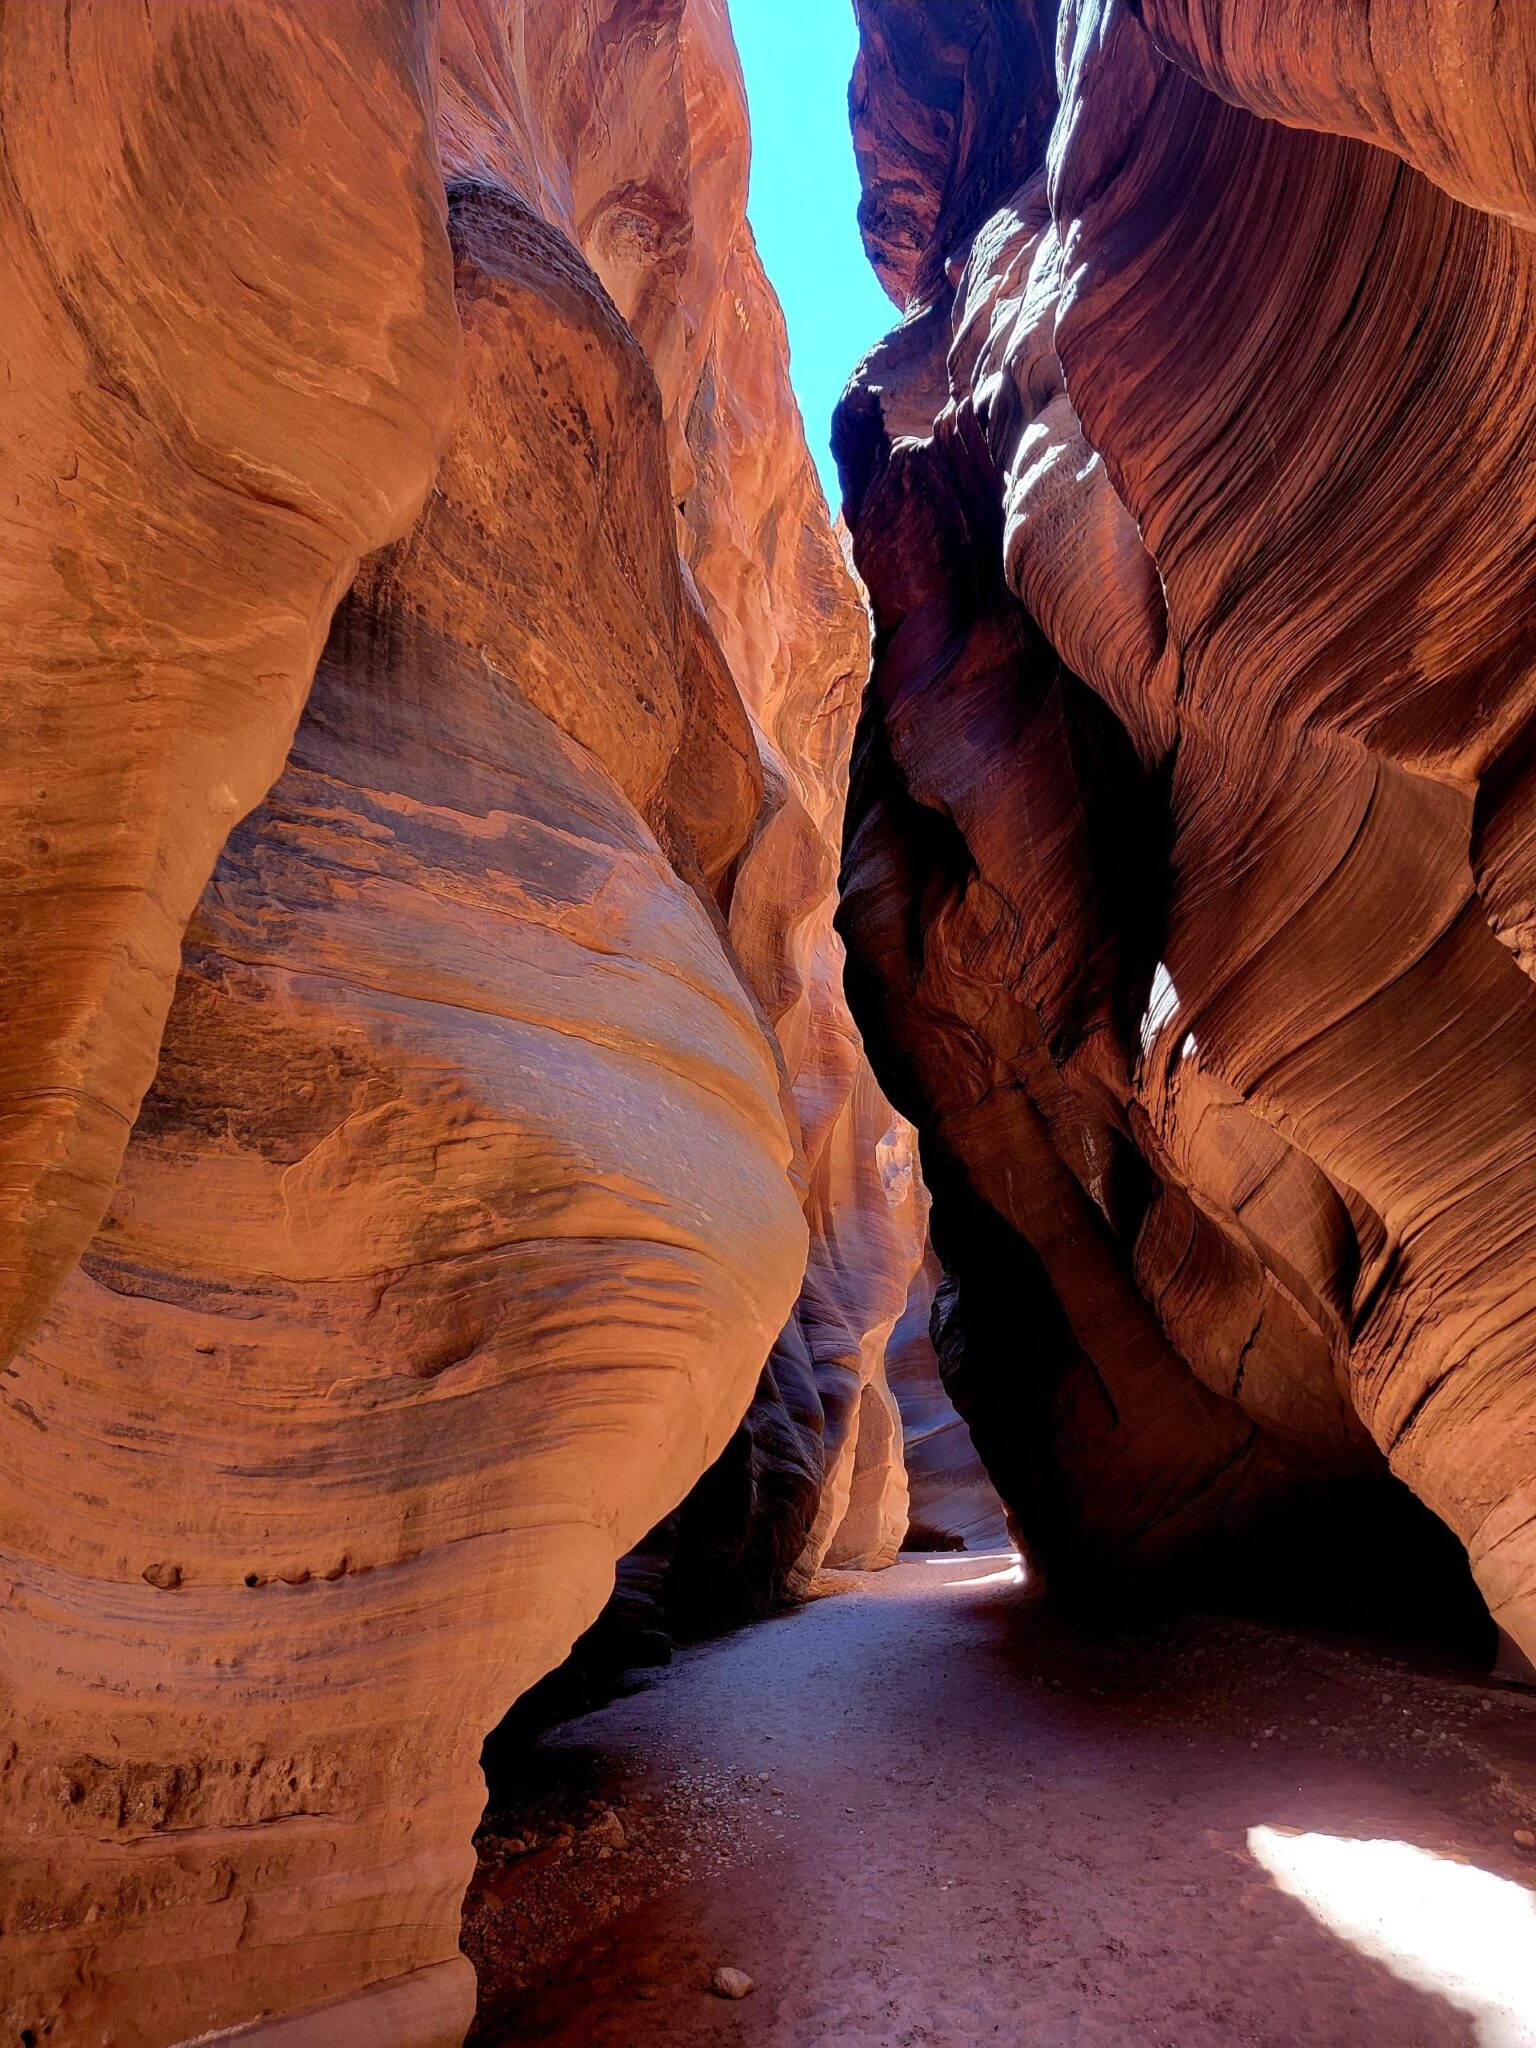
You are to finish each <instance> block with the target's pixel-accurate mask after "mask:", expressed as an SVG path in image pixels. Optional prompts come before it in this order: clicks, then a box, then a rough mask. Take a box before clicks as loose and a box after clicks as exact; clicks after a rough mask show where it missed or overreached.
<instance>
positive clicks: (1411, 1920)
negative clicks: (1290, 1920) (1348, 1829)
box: [1248, 1827, 1536, 2048]
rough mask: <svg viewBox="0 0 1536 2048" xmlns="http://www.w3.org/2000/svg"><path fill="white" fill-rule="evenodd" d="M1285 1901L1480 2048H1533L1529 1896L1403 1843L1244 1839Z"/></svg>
mask: <svg viewBox="0 0 1536 2048" xmlns="http://www.w3.org/2000/svg"><path fill="white" fill-rule="evenodd" d="M1248 1847H1249V1850H1250V1852H1251V1853H1252V1855H1253V1856H1254V1857H1255V1858H1256V1859H1257V1860H1258V1861H1259V1862H1260V1863H1261V1864H1263V1866H1264V1868H1265V1869H1266V1870H1267V1871H1268V1872H1269V1874H1270V1875H1271V1877H1273V1878H1274V1880H1275V1882H1276V1883H1277V1884H1278V1885H1279V1886H1280V1888H1281V1890H1282V1891H1286V1892H1289V1893H1290V1894H1291V1896H1292V1897H1293V1898H1296V1899H1299V1900H1300V1901H1301V1902H1302V1904H1303V1905H1305V1906H1306V1907H1307V1908H1308V1909H1309V1910H1310V1911H1311V1912H1312V1913H1313V1915H1314V1916H1315V1917H1316V1918H1317V1919H1318V1920H1320V1921H1321V1922H1322V1924H1323V1926H1325V1927H1326V1928H1327V1929H1328V1930H1329V1932H1330V1933H1332V1934H1336V1935H1339V1936H1340V1937H1341V1938H1342V1939H1343V1940H1345V1941H1347V1942H1349V1943H1350V1944H1351V1945H1352V1946H1353V1947H1355V1948H1357V1949H1359V1950H1360V1951H1361V1953H1362V1954H1363V1955H1368V1956H1372V1957H1374V1958H1375V1959H1376V1961H1378V1962H1380V1963H1384V1964H1385V1965H1386V1967H1387V1968H1388V1969H1389V1970H1391V1972H1392V1973H1393V1975H1394V1976H1396V1977H1400V1978H1402V1979H1403V1981H1404V1982H1405V1983H1408V1984H1413V1985H1415V1986H1417V1987H1418V1989H1420V1990H1422V1991H1430V1992H1436V1993H1438V1994H1439V1996H1440V1997H1442V1998H1444V1999H1446V2000H1447V2001H1448V2002H1449V2003H1450V2004H1451V2005H1454V2006H1456V2007H1457V2008H1458V2009H1459V2010H1460V2011H1462V2012H1465V2013H1468V2014H1470V2016H1471V2018H1472V2020H1473V2023H1474V2026H1475V2028H1476V2033H1477V2039H1478V2042H1479V2043H1480V2048H1536V1897H1533V1896H1532V1894H1531V1893H1530V1892H1529V1891H1527V1890H1526V1889H1525V1887H1524V1886H1523V1885H1518V1884H1514V1883H1512V1882H1511V1881H1510V1880H1509V1879H1508V1878H1503V1877H1495V1876H1494V1875H1493V1873H1492V1872H1491V1871H1487V1870H1479V1869H1477V1868H1476V1867H1475V1866H1474V1865H1472V1864H1470V1863H1454V1862H1451V1861H1450V1860H1449V1859H1447V1858H1445V1857H1442V1856H1435V1855H1432V1854H1431V1853H1430V1852H1429V1851H1428V1850H1427V1849H1417V1848H1415V1847H1414V1846H1413V1845H1412V1844H1411V1843H1409V1842H1390V1841H1380V1842H1356V1841H1349V1840H1346V1839H1344V1838H1341V1837H1339V1836H1336V1835H1309V1834H1291V1833H1288V1832H1286V1831H1284V1830H1282V1829H1279V1828H1270V1827H1256V1828H1250V1829H1249V1830H1248Z"/></svg>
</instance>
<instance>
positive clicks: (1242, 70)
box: [840, 0, 1536, 1652]
mask: <svg viewBox="0 0 1536 2048" xmlns="http://www.w3.org/2000/svg"><path fill="white" fill-rule="evenodd" d="M859 12H860V15H861V20H862V23H863V29H864V45H865V54H864V58H863V60H862V61H861V67H860V73H859V76H858V78H857V79H856V81H855V128H856V134H857V136H858V138H859V143H860V150H861V155H862V158H863V161H864V165H865V175H866V209H865V224H866V232H867V235H868V237H869V239H870V242H871V253H872V256H873V259H874V261H875V262H876V265H877V267H878V268H879V269H880V271H881V274H882V276H883V277H885V278H886V280H887V282H888V283H889V284H890V285H891V286H892V288H893V289H894V291H895V292H896V294H897V296H898V297H899V299H900V300H901V302H902V303H903V306H904V309H905V320H904V324H903V326H902V327H901V328H900V329H899V330H898V331H897V332H896V333H895V334H894V335H893V336H892V337H891V339H890V341H889V342H888V343H886V344H885V345H883V346H882V348H880V349H878V350H876V351H875V352H874V354H873V355H872V356H871V357H870V359H869V361H868V362H867V363H866V364H865V365H864V366H863V368H862V369H861V371H860V374H859V377H858V378H857V379H856V384H855V389H854V391H853V392H852V393H851V395H850V397H849V399H848V400H847V401H846V402H845V407H844V410H843V415H842V420H841V427H840V435H841V450H842V455H843V458H844V461H845V480H846V483H847V486H848V492H849V501H850V503H849V509H850V516H851V518H852V521H853V525H854V529H855V551H856V559H857V561H858V565H859V568H860V572H861V574H862V575H863V577H864V579H865V581H866V583H867V584H868V585H869V587H870V590H871V593H872V597H873V601H874V608H875V617H876V629H877V645H876V673H875V681H874V684H873V686H872V690H871V695H870V699H869V703H868V706H867V709H866V714H865V719H864V723H863V726H862V728H861V734H860V739H859V742H858V747H857V753H856V761H855V770H854V796H853V801H852V807H851V815H850V823H849V839H848V847H847V861H846V871H845V880H844V889H845V900H844V907H843V912H842V922H843V929H844V931H845V933H846V935H847V936H848V938H849V942H850V946H851V948H852V951H853V953H854V955H855V957H856V975H855V978H854V983H853V985H854V986H855V988H856V989H857V991H858V1000H856V1002H855V1009H856V1011H857V1013H858V1015H859V1017H860V1021H861V1023H862V1024H863V1026H864V1028H865V1031H866V1034H867V1035H868V1036H869V1037H870V1039H871V1042H872V1043H874V1044H875V1046H876V1049H877V1066H878V1067H879V1070H880V1072H881V1073H882V1075H883V1076H884V1078H885V1079H886V1082H887V1085H888V1086H890V1088H891V1089H892V1092H893V1095H894V1096H895V1099H896V1100H897V1101H898V1102H899V1104H900V1106H901V1107H902V1108H903V1109H905V1110H906V1111H907V1112H908V1114H910V1115H911V1116H913V1118H914V1119H915V1120H916V1122H917V1123H918V1125H919V1127H920V1129H921V1132H922V1137H923V1148H924V1150H923V1156H924V1166H925V1170H926V1171H927V1173H928V1176H929V1179H930V1183H931V1185H932V1186H933V1189H934V1196H935V1223H934V1229H935V1240H936V1243H937V1244H938V1246H939V1249H940V1251H941V1253H942V1254H943V1255H944V1257H945V1259H946V1263H948V1264H949V1265H950V1266H951V1268H952V1270H953V1271H954V1273H955V1275H956V1278H957V1281H958V1291H957V1295H956V1298H955V1301H954V1302H953V1304H951V1307H950V1311H949V1315H948V1323H949V1327H948V1332H947V1338H946V1341H947V1343H948V1344H949V1345H950V1346H951V1347H952V1349H953V1351H954V1354H955V1356H956V1358H957V1360H960V1361H963V1362H962V1363H960V1364H959V1365H958V1368H957V1369H958V1371H959V1374H960V1377H961V1380H962V1381H963V1384H964V1387H965V1389H966V1395H967V1412H968V1413H969V1414H970V1416H971V1419H972V1422H973V1425H974V1427H975V1429H976V1433H977V1438H978V1442H979V1443H980V1444H981V1446H982V1448H983V1451H984V1453H985V1454H986V1456H987V1458H988V1461H989V1463H990V1465H991V1467H992V1469H993V1472H994V1474H995V1475H996V1476H997V1477H998V1479H999V1482H1000V1484H1001V1485H1002V1487H1003V1491H1004V1493H1005V1495H1006V1496H1007V1498H1008V1500H1009V1504H1010V1506H1011V1507H1012V1509H1013V1511H1014V1512H1015V1514H1016V1516H1017V1518H1018V1520H1019V1522H1020V1524H1021V1526H1022V1527H1023V1528H1024V1530H1025V1532H1026V1533H1027V1535H1028V1536H1029V1537H1030V1539H1031V1541H1032V1542H1033V1544H1034V1545H1035V1547H1036V1548H1037V1551H1038V1553H1039V1555H1040V1557H1041V1559H1042V1560H1043V1561H1044V1563H1045V1566H1046V1570H1047V1573H1048V1575H1050V1576H1053V1577H1055V1578H1056V1579H1057V1580H1058V1581H1059V1582H1060V1583H1061V1584H1062V1585H1064V1586H1066V1585H1072V1584H1077V1585H1081V1586H1084V1587H1085V1588H1091V1589H1093V1590H1094V1591H1095V1592H1096V1593H1097V1594H1099V1595H1101V1596H1102V1595H1103V1594H1105V1593H1106V1592H1109V1591H1111V1590H1115V1589H1123V1588H1124V1587H1126V1586H1127V1585H1128V1584H1129V1583H1130V1582H1132V1581H1133V1580H1135V1579H1137V1578H1144V1577H1147V1576H1153V1577H1155V1576H1157V1575H1159V1574H1163V1573H1167V1572H1173V1573H1175V1574H1188V1573H1190V1572H1192V1571H1194V1570H1196V1569H1208V1570H1213V1571H1219V1570H1220V1568H1221V1562H1222V1560H1223V1559H1226V1560H1227V1563H1228V1566H1229V1568H1230V1566H1231V1564H1232V1562H1233V1561H1234V1560H1235V1559H1236V1558H1237V1557H1238V1556H1239V1554H1240V1553H1239V1550H1238V1549H1237V1547H1236V1546H1237V1543H1238V1539H1240V1538H1241V1537H1242V1536H1243V1535H1244V1534H1245V1533H1250V1532H1254V1531H1260V1532H1262V1531H1263V1530H1265V1529H1266V1528H1267V1529H1268V1530H1269V1531H1270V1534H1269V1535H1267V1536H1265V1537H1264V1539H1263V1540H1262V1541H1261V1542H1260V1544H1259V1545H1258V1547H1257V1548H1256V1549H1252V1550H1250V1551H1248V1552H1247V1553H1246V1554H1244V1562H1243V1564H1242V1565H1241V1567H1240V1571H1239V1575H1241V1573H1242V1572H1246V1571H1248V1570H1249V1569H1250V1568H1256V1567H1257V1564H1258V1563H1259V1562H1261V1561H1262V1562H1267V1564H1268V1565H1269V1567H1270V1568H1271V1569H1273V1568H1274V1567H1275V1566H1276V1565H1277V1564H1278V1565H1279V1567H1280V1571H1281V1575H1282V1576H1285V1575H1289V1576H1290V1577H1291V1579H1292V1581H1293V1582H1295V1581H1299V1580H1301V1579H1304V1578H1305V1577H1306V1575H1307V1574H1308V1573H1309V1572H1312V1571H1315V1572H1316V1573H1317V1575H1318V1578H1319V1579H1326V1578H1328V1577H1329V1576H1330V1575H1331V1576H1332V1578H1333V1579H1334V1580H1335V1581H1339V1580H1344V1579H1348V1578H1350V1577H1351V1576H1353V1577H1355V1578H1356V1579H1357V1580H1358V1582H1359V1588H1360V1591H1361V1593H1362V1595H1363V1596H1364V1597H1365V1598H1366V1599H1367V1601H1374V1602H1376V1603H1377V1604H1378V1605H1380V1604H1383V1603H1387V1602H1390V1601H1392V1600H1393V1599H1394V1598H1395V1599H1397V1600H1399V1601H1400V1602H1401V1603H1402V1604H1403V1605H1404V1606H1405V1607H1411V1606H1412V1605H1413V1604H1414V1603H1415V1602H1416V1601H1417V1602H1418V1603H1419V1604H1422V1602H1423V1600H1424V1599H1426V1598H1428V1597H1429V1596H1428V1593H1427V1591H1426V1590H1425V1583H1426V1582H1425V1581H1423V1580H1421V1579H1420V1578H1419V1577H1418V1575H1419V1574H1420V1573H1428V1572H1429V1571H1431V1570H1438V1569H1440V1568H1441V1564H1440V1563H1437V1562H1436V1556H1437V1545H1436V1543H1435V1542H1434V1541H1433V1538H1434V1534H1435V1530H1436V1529H1437V1528H1438V1527H1439V1526H1440V1525H1444V1526H1445V1527H1448V1528H1449V1529H1450V1530H1451V1531H1453V1532H1454V1534H1455V1536H1456V1537H1457V1538H1459V1539H1460V1541H1461V1544H1462V1545H1464V1546H1465V1550H1466V1554H1467V1556H1468V1557H1469V1559H1470V1563H1471V1567H1472V1571H1473V1572H1474V1574H1475V1576H1476V1580H1477V1584H1478V1586H1479V1588H1480V1589H1481V1592H1482V1594H1483V1596H1484V1597H1485V1599H1486V1601H1487V1604H1488V1607H1489V1608H1490V1609H1491V1611H1492V1613H1493V1615H1494V1617H1495V1619H1496V1620H1497V1621H1498V1623H1499V1624H1500V1625H1501V1627H1502V1628H1503V1629H1504V1630H1505V1631H1506V1632H1507V1634H1508V1636H1509V1637H1511V1638H1512V1639H1514V1640H1515V1641H1516V1642H1518V1643H1520V1644H1523V1646H1524V1648H1525V1650H1526V1651H1527V1652H1529V1651H1530V1650H1531V1648H1532V1647H1533V1645H1536V1376H1533V1369H1532V1365H1531V1353H1530V1341H1529V1340H1530V1325H1531V1319H1532V1316H1533V1314H1536V1230H1533V1224H1532V1218H1533V1216H1536V1206H1533V1195H1536V1188H1533V1185H1532V1175H1533V1173H1536V1118H1533V1115H1532V1112H1531V1106H1530V1105H1531V1100H1532V1080H1533V1073H1532V1062H1533V1060H1536V990H1533V989H1532V987H1531V985H1530V980H1529V978H1528V975H1527V973H1526V972H1523V971H1522V970H1523V969H1529V967H1530V964H1531V958H1532V955H1531V952H1530V948H1529V946H1528V943H1527V940H1528V933H1529V930H1530V929H1531V925H1530V908H1529V906H1530V903H1531V901H1532V889H1533V883H1536V865H1533V862H1532V857H1531V847H1532V844H1533V834H1532V830H1531V827H1530V824H1529V820H1530V818H1531V817H1532V816H1536V810H1533V806H1532V798H1531V790H1532V788H1533V786H1536V785H1533V784H1532V781H1531V776H1530V772H1529V769H1528V761H1529V757H1530V748H1529V745H1528V736H1527V724H1528V720H1529V717H1530V714H1531V710H1532V706H1533V703H1536V696H1533V688H1536V632H1533V628H1532V625H1531V618H1532V608H1531V595H1532V581H1533V577H1536V547H1533V541H1532V535H1533V533H1536V523H1533V519H1532V511H1533V506H1532V502H1531V499H1532V491H1533V484H1532V478H1531V473H1530V464H1529V461H1528V459H1527V458H1528V450H1529V446H1530V439H1531V422H1530V418H1529V415H1530V411H1531V406H1532V396H1531V393H1532V389H1533V386H1532V379H1531V347H1532V344H1531V339H1530V337H1531V333H1532V331H1533V329H1532V319H1531V313H1532V279H1533V270H1532V263H1533V257H1536V242H1533V240H1532V226H1533V213H1532V196H1533V192H1536V179H1533V169H1532V166H1533V131H1532V127H1531V122H1530V104H1531V92H1530V71H1531V65H1532V62H1533V61H1536V36H1533V34H1532V32H1531V28H1530V25H1529V24H1528V23H1527V22H1525V21H1523V20H1520V19H1517V18H1516V15H1513V14H1511V11H1510V10H1509V9H1507V8H1503V9H1501V8H1500V7H1498V6H1497V4H1496V0H1486V4H1483V5H1471V6H1452V5H1449V4H1444V5H1441V4H1438V0H1403V4H1402V5H1387V6H1379V7H1374V8H1372V9H1371V10H1370V28H1369V33H1368V34H1367V31H1366V28H1365V26H1364V16H1363V14H1362V12H1361V10H1360V9H1358V8H1354V7H1351V6H1348V5H1345V4H1343V0H1340V4H1337V5H1334V4H1314V0H1295V4H1293V5H1279V6H1267V7H1262V8H1261V7H1258V6H1256V5H1253V4H1251V0H1073V4H1068V5H1064V6H1063V7H1062V8H1061V10H1060V17H1059V20H1058V18H1057V12H1056V9H1055V8H1054V7H1053V6H1049V5H1044V4H1036V0H1012V4H1005V5H999V6H985V7H984V6H982V5H980V4H976V5H970V4H967V0H954V4H952V5H946V6H945V7H943V8H940V9H936V10H935V9H927V8H921V7H918V6H916V5H913V4H909V0H860V7H859ZM1053 51H1054V52H1055V59H1054V61H1053V59H1052V56H1051V53H1052V52H1053ZM1388 1472H1390V1474H1392V1475H1395V1480H1396V1481H1397V1482H1406V1489H1411V1490H1412V1494H1413V1495H1415V1496H1417V1498H1418V1500H1419V1501H1420V1502H1422V1503H1425V1504H1427V1507H1428V1508H1429V1509H1432V1510H1433V1514H1434V1517H1436V1518H1438V1521H1436V1522H1429V1521H1423V1522H1421V1523H1420V1524H1418V1525H1417V1528H1416V1527H1415V1522H1414V1517H1413V1515H1412V1514H1411V1513H1410V1512H1409V1506H1408V1502H1407V1495H1406V1491H1405V1489H1404V1487H1402V1486H1397V1487H1395V1488H1394V1486H1393V1485H1391V1484H1389V1483H1388V1482H1387V1479H1386V1475H1387V1474H1388ZM1303 1504H1305V1505H1303ZM1281 1514H1289V1515H1290V1516H1291V1518H1292V1521H1291V1527H1292V1530H1293V1533H1294V1531H1295V1529H1296V1527H1297V1526H1298V1520H1297V1518H1298V1517H1299V1523H1300V1525H1302V1526H1304V1527H1309V1528H1310V1529H1311V1530H1312V1532H1313V1533H1314V1534H1317V1533H1319V1532H1321V1531H1324V1530H1328V1531H1331V1532H1332V1533H1331V1534H1330V1535H1329V1536H1328V1537H1327V1538H1326V1539H1325V1540H1324V1541H1323V1542H1322V1543H1321V1545H1320V1547H1318V1548H1314V1551H1313V1553H1312V1555H1311V1556H1310V1558H1309V1556H1308V1553H1307V1547H1306V1544H1305V1543H1304V1542H1298V1543H1297V1545H1296V1546H1295V1547H1294V1548H1292V1547H1290V1545H1289V1544H1288V1543H1286V1542H1282V1541H1281V1540H1279V1539H1278V1538H1277V1537H1276V1536H1275V1535H1274V1533H1273V1531H1274V1529H1275V1527H1276V1517H1277V1516H1279V1515H1281ZM1389 1529H1390V1530H1400V1531H1401V1541H1399V1539H1398V1537H1397V1536H1390V1537H1389V1536H1386V1535H1384V1533H1383V1532H1384V1531H1387V1530H1389ZM1410 1539H1411V1541H1412V1544H1413V1546H1414V1547H1413V1548H1408V1547H1406V1546H1407V1545H1408V1544H1409V1542H1410ZM1293 1589H1294V1588H1293Z"/></svg>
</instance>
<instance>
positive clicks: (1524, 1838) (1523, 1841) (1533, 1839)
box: [1515, 1828, 1536, 1849]
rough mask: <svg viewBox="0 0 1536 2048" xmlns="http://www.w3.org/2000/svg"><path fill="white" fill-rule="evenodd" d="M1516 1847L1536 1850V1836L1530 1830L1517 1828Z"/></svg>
mask: <svg viewBox="0 0 1536 2048" xmlns="http://www.w3.org/2000/svg"><path fill="white" fill-rule="evenodd" d="M1515 1847H1516V1848H1517V1849H1536V1834H1533V1833H1532V1832H1531V1830H1530V1829H1529V1828H1516V1829H1515Z"/></svg>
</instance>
